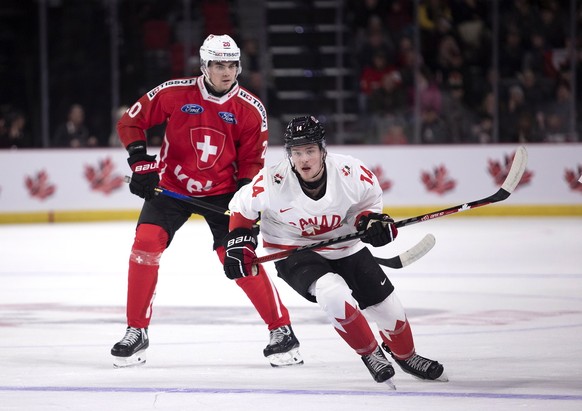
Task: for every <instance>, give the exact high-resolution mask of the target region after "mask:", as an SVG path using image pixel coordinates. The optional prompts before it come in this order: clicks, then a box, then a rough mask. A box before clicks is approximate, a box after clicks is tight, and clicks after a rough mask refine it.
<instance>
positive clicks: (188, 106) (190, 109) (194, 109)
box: [181, 104, 204, 114]
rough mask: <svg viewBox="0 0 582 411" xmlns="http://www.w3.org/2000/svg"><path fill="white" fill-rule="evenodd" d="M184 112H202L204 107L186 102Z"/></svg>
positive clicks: (183, 107)
mask: <svg viewBox="0 0 582 411" xmlns="http://www.w3.org/2000/svg"><path fill="white" fill-rule="evenodd" d="M181 110H182V112H183V113H187V114H201V113H202V112H203V111H204V109H203V108H202V106H199V105H198V104H184V105H183V106H182V108H181Z"/></svg>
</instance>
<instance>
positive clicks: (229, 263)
mask: <svg viewBox="0 0 582 411" xmlns="http://www.w3.org/2000/svg"><path fill="white" fill-rule="evenodd" d="M222 245H223V247H224V251H225V253H224V274H226V276H227V277H228V278H230V279H231V280H234V279H237V278H242V277H248V276H249V275H257V273H258V268H257V265H256V264H253V261H254V260H255V259H256V258H257V254H256V253H255V248H257V237H255V236H254V235H253V231H252V229H250V228H242V227H241V228H235V229H234V230H232V231H231V232H230V233H228V234H227V235H226V236H225V237H224V240H223V241H222Z"/></svg>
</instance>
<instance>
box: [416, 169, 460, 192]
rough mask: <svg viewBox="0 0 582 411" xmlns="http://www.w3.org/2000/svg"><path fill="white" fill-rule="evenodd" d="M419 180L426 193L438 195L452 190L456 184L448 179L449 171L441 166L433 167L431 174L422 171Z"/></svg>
mask: <svg viewBox="0 0 582 411" xmlns="http://www.w3.org/2000/svg"><path fill="white" fill-rule="evenodd" d="M421 180H422V183H423V184H424V187H425V188H426V190H427V191H429V192H431V193H436V194H438V195H443V194H445V193H447V192H449V191H451V190H453V189H454V188H455V186H456V185H457V182H456V181H455V180H454V179H452V178H449V171H448V170H447V168H446V167H445V166H444V165H442V164H441V165H440V166H438V167H435V168H434V170H433V173H432V174H430V173H429V172H427V171H423V172H422V174H421Z"/></svg>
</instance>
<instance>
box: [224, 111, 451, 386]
mask: <svg viewBox="0 0 582 411" xmlns="http://www.w3.org/2000/svg"><path fill="white" fill-rule="evenodd" d="M284 137H285V149H286V151H287V157H288V158H287V160H283V161H282V162H280V163H279V164H277V165H275V166H272V167H265V168H263V169H262V170H261V171H260V172H259V173H258V174H257V175H256V176H255V177H254V179H253V181H252V183H251V184H248V185H247V186H245V187H243V188H242V189H241V190H239V191H238V192H237V193H236V194H235V196H234V197H233V199H232V200H231V202H230V204H229V208H230V210H231V218H230V228H229V229H230V232H229V234H228V235H227V236H226V237H225V239H224V241H223V245H224V247H225V250H226V257H225V259H224V271H225V274H226V275H227V277H229V278H231V279H235V278H240V277H246V276H249V275H254V273H255V267H254V266H253V264H252V262H253V260H254V259H255V258H256V254H255V248H256V246H257V238H256V237H255V236H254V235H253V231H252V225H253V223H254V222H255V221H256V219H257V218H259V214H260V218H261V233H262V238H263V246H264V247H265V250H266V251H267V252H269V253H272V252H277V251H281V250H288V249H291V248H296V247H299V246H303V245H307V244H313V243H316V242H320V241H324V240H328V239H331V238H335V237H339V236H342V235H345V234H350V233H353V232H355V231H361V230H366V234H365V236H364V237H362V238H361V239H357V238H356V239H354V240H351V241H348V242H343V243H339V244H334V245H330V246H327V247H325V248H319V249H315V250H309V251H302V252H298V253H293V254H291V255H289V256H288V257H287V258H285V259H283V260H279V261H277V262H276V263H275V267H276V269H277V273H278V275H279V276H280V277H281V278H282V279H283V280H285V281H286V282H287V283H288V284H289V285H290V286H291V287H292V288H293V289H294V290H295V291H297V292H298V293H299V294H300V295H302V296H303V297H304V298H306V299H307V300H309V301H311V302H316V303H317V304H319V306H320V307H321V308H322V309H323V311H324V312H325V313H326V315H327V317H328V318H329V320H330V322H331V323H332V324H333V326H334V328H335V330H336V331H337V332H338V334H339V335H340V336H341V338H343V340H344V341H345V342H346V343H347V344H348V345H349V346H350V347H351V348H352V349H353V350H354V351H355V352H356V353H357V354H359V355H360V356H361V358H362V361H363V362H364V364H365V365H366V367H367V368H368V370H369V372H370V374H371V375H372V377H373V378H374V380H375V381H377V382H385V383H387V384H388V385H389V386H391V387H392V388H394V385H393V384H392V382H391V378H392V377H393V376H394V368H393V367H392V364H391V362H390V361H389V360H388V359H387V358H386V356H385V355H384V352H383V351H382V349H381V348H380V346H379V344H378V340H377V339H376V337H375V336H374V333H373V332H372V329H371V328H370V325H369V323H368V320H369V321H371V322H375V323H376V325H377V326H378V329H379V334H380V335H379V337H380V341H381V343H382V347H383V348H384V350H386V352H388V353H389V354H390V356H391V357H392V358H393V359H394V361H395V362H396V363H397V364H398V365H399V366H400V368H401V369H402V370H403V371H404V372H406V373H409V374H411V375H413V376H414V377H416V378H419V379H423V380H440V381H446V380H447V377H446V376H445V374H444V368H443V366H442V365H441V364H440V363H438V362H437V361H433V360H430V359H428V358H425V357H421V356H420V355H418V354H417V353H416V350H415V346H414V340H413V337H412V331H411V327H410V324H409V322H408V319H407V317H406V314H405V311H404V308H403V307H402V304H401V303H400V301H399V300H398V298H397V296H396V294H395V293H394V286H393V285H392V283H391V282H390V280H389V279H388V278H387V276H386V274H385V273H384V271H383V270H382V268H381V267H380V266H379V265H378V264H377V263H376V261H375V260H374V257H373V256H372V254H371V252H370V251H369V250H368V248H367V247H366V245H365V244H364V243H368V244H370V245H371V246H373V247H380V246H383V245H386V244H388V243H389V242H391V241H393V240H394V239H395V238H396V236H397V234H398V230H397V228H396V226H395V225H394V221H393V220H392V219H391V218H390V217H389V216H388V215H387V214H383V201H382V190H381V188H380V185H379V183H378V180H377V178H376V176H375V175H374V174H373V173H372V172H371V171H370V170H369V169H368V168H367V167H366V166H365V165H364V164H363V163H362V162H361V161H359V160H357V159H355V158H353V157H350V156H344V155H337V154H331V153H327V151H326V148H325V130H324V128H323V126H322V125H321V124H320V123H319V122H318V120H317V119H316V118H315V117H313V116H304V117H297V118H294V119H293V120H291V122H290V123H289V125H288V126H287V129H286V131H285V136H284Z"/></svg>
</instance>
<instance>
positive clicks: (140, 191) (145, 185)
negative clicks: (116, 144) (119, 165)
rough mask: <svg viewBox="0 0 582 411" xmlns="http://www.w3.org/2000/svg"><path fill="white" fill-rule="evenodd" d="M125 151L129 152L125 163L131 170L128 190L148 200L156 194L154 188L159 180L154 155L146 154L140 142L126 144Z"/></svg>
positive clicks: (143, 145)
mask: <svg viewBox="0 0 582 411" xmlns="http://www.w3.org/2000/svg"><path fill="white" fill-rule="evenodd" d="M127 151H128V153H129V158H128V159H127V163H128V164H129V166H130V167H131V170H132V171H133V174H132V176H131V181H130V182H129V191H131V192H132V193H133V194H135V195H137V196H139V197H141V198H143V199H145V200H150V199H152V198H153V197H154V196H155V195H156V191H155V188H156V187H157V186H158V183H159V182H160V176H159V175H158V163H157V161H156V156H150V155H148V154H147V153H146V148H145V144H144V143H142V142H139V143H132V144H130V145H129V146H127Z"/></svg>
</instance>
